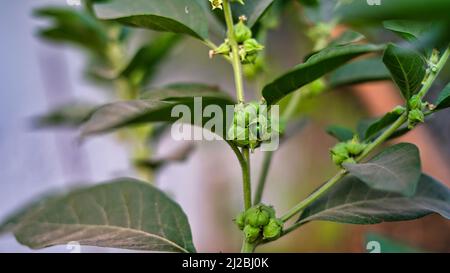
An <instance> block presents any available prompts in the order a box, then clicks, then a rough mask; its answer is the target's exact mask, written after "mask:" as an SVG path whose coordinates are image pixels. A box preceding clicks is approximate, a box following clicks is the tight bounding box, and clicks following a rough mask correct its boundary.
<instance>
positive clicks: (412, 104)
mask: <svg viewBox="0 0 450 273" xmlns="http://www.w3.org/2000/svg"><path fill="white" fill-rule="evenodd" d="M408 105H409V108H410V109H420V110H421V109H422V99H421V98H420V97H419V96H418V95H414V96H412V97H411V98H410V99H409V101H408Z"/></svg>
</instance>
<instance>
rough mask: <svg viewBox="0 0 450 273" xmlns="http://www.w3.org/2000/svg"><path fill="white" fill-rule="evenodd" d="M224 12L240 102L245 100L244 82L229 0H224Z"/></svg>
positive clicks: (237, 95)
mask: <svg viewBox="0 0 450 273" xmlns="http://www.w3.org/2000/svg"><path fill="white" fill-rule="evenodd" d="M223 12H224V14H225V22H226V24H227V29H228V40H229V43H230V46H231V54H232V56H231V61H232V65H233V71H234V82H235V85H236V97H237V99H238V101H239V102H244V100H245V97H244V84H243V79H242V64H241V59H240V58H239V46H238V43H237V42H236V38H235V36H234V23H233V15H232V13H231V6H230V2H229V0H225V1H223Z"/></svg>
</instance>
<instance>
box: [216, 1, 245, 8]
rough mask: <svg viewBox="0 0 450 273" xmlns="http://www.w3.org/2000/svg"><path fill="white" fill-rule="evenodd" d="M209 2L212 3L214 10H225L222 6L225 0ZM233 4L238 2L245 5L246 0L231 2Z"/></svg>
mask: <svg viewBox="0 0 450 273" xmlns="http://www.w3.org/2000/svg"><path fill="white" fill-rule="evenodd" d="M209 2H210V3H211V6H212V9H213V10H215V9H223V7H222V4H223V0H209ZM231 2H238V3H239V4H241V5H244V4H245V3H244V0H231Z"/></svg>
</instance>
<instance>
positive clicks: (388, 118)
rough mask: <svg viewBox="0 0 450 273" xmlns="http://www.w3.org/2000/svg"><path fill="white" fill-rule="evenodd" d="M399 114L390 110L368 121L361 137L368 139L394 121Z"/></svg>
mask: <svg viewBox="0 0 450 273" xmlns="http://www.w3.org/2000/svg"><path fill="white" fill-rule="evenodd" d="M400 116H401V114H400V113H397V112H395V111H392V112H389V113H387V114H385V115H384V116H383V117H381V118H379V119H376V120H374V121H373V122H370V123H369V125H368V127H367V129H366V130H365V131H364V134H363V137H362V139H364V140H368V139H371V138H373V137H375V136H377V135H378V133H380V132H381V131H383V130H384V129H386V128H387V127H388V126H390V125H391V124H392V123H394V122H395V121H396V120H397V119H398V118H399V117H400Z"/></svg>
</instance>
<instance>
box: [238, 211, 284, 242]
mask: <svg viewBox="0 0 450 273" xmlns="http://www.w3.org/2000/svg"><path fill="white" fill-rule="evenodd" d="M235 222H236V225H237V226H238V227H239V229H240V230H243V231H244V234H245V239H246V240H247V242H249V243H254V242H256V241H257V240H261V239H262V240H275V239H278V238H279V237H280V236H281V233H282V232H283V222H282V221H281V220H280V219H277V218H276V217H275V210H274V209H273V207H271V206H266V205H263V204H259V205H256V206H253V207H251V208H250V209H248V210H247V211H245V212H241V213H239V215H238V216H237V217H236V219H235Z"/></svg>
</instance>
